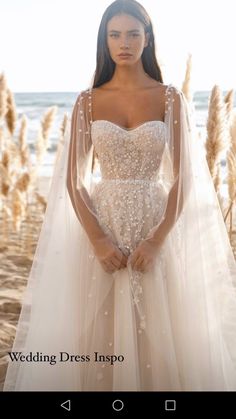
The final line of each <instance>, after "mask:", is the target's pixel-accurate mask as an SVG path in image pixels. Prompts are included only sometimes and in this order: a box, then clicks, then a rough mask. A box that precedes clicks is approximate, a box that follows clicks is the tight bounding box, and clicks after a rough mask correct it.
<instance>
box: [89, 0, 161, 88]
mask: <svg viewBox="0 0 236 419" xmlns="http://www.w3.org/2000/svg"><path fill="white" fill-rule="evenodd" d="M121 13H125V14H128V15H131V16H133V17H135V18H136V19H138V20H139V21H140V22H141V23H142V24H143V26H144V30H145V33H147V32H149V34H150V35H149V45H148V46H147V47H146V48H144V50H143V54H142V57H141V59H142V63H143V68H144V71H145V72H146V73H147V74H149V76H151V77H152V78H153V79H155V80H157V81H159V82H161V83H163V78H162V74H161V70H160V67H159V64H158V62H157V59H156V54H155V39H154V34H153V27H152V22H151V19H150V17H149V15H148V13H147V12H146V10H145V9H144V7H143V6H142V5H141V4H140V3H138V2H137V1H135V0H116V1H114V2H113V3H111V4H110V6H108V7H107V9H106V10H105V12H104V14H103V16H102V20H101V23H100V26H99V30H98V38H97V65H96V70H95V73H94V79H93V83H92V87H99V86H101V85H102V84H103V83H106V82H108V81H109V80H111V78H112V76H113V73H114V71H115V63H114V61H113V60H112V59H111V56H110V53H109V49H108V46H107V23H108V21H109V20H110V19H111V18H112V17H113V16H116V15H119V14H121Z"/></svg>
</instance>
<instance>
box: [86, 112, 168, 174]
mask: <svg viewBox="0 0 236 419" xmlns="http://www.w3.org/2000/svg"><path fill="white" fill-rule="evenodd" d="M91 137H92V142H93V144H94V148H95V151H96V154H97V156H98V160H99V165H100V171H101V178H102V179H104V180H105V179H142V180H149V181H150V180H154V178H155V177H156V175H157V173H158V169H159V166H160V162H161V158H162V154H163V151H164V147H165V139H166V124H165V123H164V122H162V121H158V120H156V121H155V120H154V121H147V122H145V123H143V124H141V125H139V126H137V127H136V128H132V129H128V128H123V127H120V126H119V125H117V124H115V123H113V122H110V121H107V120H96V121H93V122H92V125H91Z"/></svg>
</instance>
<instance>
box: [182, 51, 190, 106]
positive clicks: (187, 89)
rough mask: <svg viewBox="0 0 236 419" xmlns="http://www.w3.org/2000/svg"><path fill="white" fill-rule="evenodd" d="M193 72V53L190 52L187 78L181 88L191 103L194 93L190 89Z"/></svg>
mask: <svg viewBox="0 0 236 419" xmlns="http://www.w3.org/2000/svg"><path fill="white" fill-rule="evenodd" d="M191 72H192V55H191V54H189V55H188V59H187V64H186V72H185V78H184V81H183V83H182V88H181V90H182V92H183V94H184V96H185V97H186V99H187V101H188V102H189V103H191V102H192V94H191V89H190V86H191V83H190V81H191Z"/></svg>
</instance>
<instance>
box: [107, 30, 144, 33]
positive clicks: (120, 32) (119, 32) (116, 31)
mask: <svg viewBox="0 0 236 419" xmlns="http://www.w3.org/2000/svg"><path fill="white" fill-rule="evenodd" d="M111 32H116V33H121V32H120V31H117V30H115V29H111V30H110V31H109V33H111ZM127 32H128V33H131V32H139V29H131V30H130V31H127Z"/></svg>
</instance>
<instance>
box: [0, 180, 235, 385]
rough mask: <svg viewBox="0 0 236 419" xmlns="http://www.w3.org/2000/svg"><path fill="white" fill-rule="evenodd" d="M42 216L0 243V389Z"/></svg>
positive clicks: (44, 184) (43, 186) (43, 188)
mask: <svg viewBox="0 0 236 419" xmlns="http://www.w3.org/2000/svg"><path fill="white" fill-rule="evenodd" d="M49 188H50V178H46V177H42V178H40V183H39V192H40V193H41V194H42V195H43V196H44V197H45V198H47V194H48V192H49ZM235 215H236V214H235V212H234V220H236V216H235ZM42 220H43V212H42V211H41V212H40V211H38V212H37V211H34V216H33V218H32V223H31V225H30V228H28V229H27V233H26V224H24V223H23V225H22V228H21V233H20V234H16V233H14V232H11V233H10V235H9V239H8V242H7V246H3V245H0V290H1V291H0V391H1V390H2V388H3V383H4V379H5V374H6V369H7V352H8V351H10V350H11V347H12V344H13V340H14V336H15V332H16V326H17V321H18V318H19V314H20V309H21V301H22V295H23V291H24V289H25V286H26V284H27V278H28V275H29V272H30V268H31V265H32V260H33V254H34V251H35V248H36V245H37V240H38V237H39V233H40V228H41V225H42ZM0 221H1V220H0ZM25 234H28V239H29V240H30V242H29V246H30V249H31V251H30V252H29V253H28V255H27V253H26V252H25V249H22V247H21V243H22V238H24V237H25ZM233 250H234V255H235V257H236V223H234V233H233Z"/></svg>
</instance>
